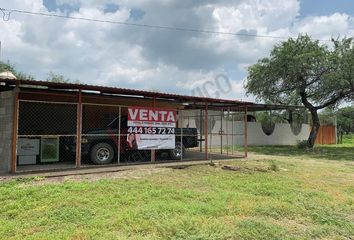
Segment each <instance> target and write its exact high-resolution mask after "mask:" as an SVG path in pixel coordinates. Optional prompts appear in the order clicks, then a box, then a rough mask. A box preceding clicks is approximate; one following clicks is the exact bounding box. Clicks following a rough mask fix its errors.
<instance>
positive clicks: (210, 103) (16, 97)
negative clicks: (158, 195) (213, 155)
mask: <svg viewBox="0 0 354 240" xmlns="http://www.w3.org/2000/svg"><path fill="white" fill-rule="evenodd" d="M32 83H33V82H28V84H32ZM21 84H27V81H15V87H14V90H15V91H14V113H13V134H12V159H11V173H16V169H17V138H18V120H19V119H18V118H19V116H18V114H19V113H18V111H19V93H20V87H21ZM34 85H39V84H37V83H35V84H34ZM48 85H50V87H58V86H59V87H61V86H62V85H60V84H59V85H57V84H51V83H49V84H48ZM63 86H66V85H63ZM72 86H75V87H80V85H72ZM83 87H84V89H81V88H78V92H77V132H76V138H77V139H76V143H77V145H76V160H75V166H76V168H80V167H81V134H82V108H83V107H82V106H83V100H82V98H83V92H82V91H83V90H87V88H88V89H90V90H94V89H93V88H94V86H89V87H87V86H86V85H83ZM63 89H66V88H65V87H63ZM100 90H112V92H114V93H118V92H120V91H122V92H123V91H126V90H127V89H119V91H118V90H117V91H118V92H116V91H115V90H116V89H112V88H105V87H102V88H101V87H100ZM113 90H114V91H113ZM128 92H129V93H133V92H134V93H137V94H139V93H140V94H146V93H147V92H145V91H138V90H137V91H133V90H129V91H128ZM148 93H149V94H148V95H149V96H150V97H152V100H153V105H154V106H155V105H156V100H157V99H158V98H159V97H161V96H159V97H156V96H157V95H153V94H152V93H151V92H148ZM150 94H151V95H150ZM63 95H66V96H71V97H72V96H75V95H74V94H71V93H64V92H63V93H56V94H55V96H63ZM167 96H168V97H171V98H173V97H176V99H178V100H182V99H185V100H191V99H193V100H204V108H205V114H204V136H205V145H204V151H205V157H204V158H205V160H208V159H209V155H208V135H209V132H208V130H209V129H208V128H209V127H208V117H209V116H208V109H209V107H211V109H214V108H215V106H213V103H214V102H218V100H217V99H209V98H198V97H197V98H195V97H188V96H183V95H174V94H163V97H167ZM220 101H221V102H223V101H225V102H226V103H233V104H237V105H241V106H242V105H243V107H244V114H245V116H244V157H247V156H248V143H247V138H248V136H247V103H246V102H239V101H232V100H229V101H228V100H220ZM250 104H252V103H250ZM231 109H233V108H232V107H229V108H228V111H230V110H231ZM152 155H154V154H152ZM152 160H155V156H152Z"/></svg>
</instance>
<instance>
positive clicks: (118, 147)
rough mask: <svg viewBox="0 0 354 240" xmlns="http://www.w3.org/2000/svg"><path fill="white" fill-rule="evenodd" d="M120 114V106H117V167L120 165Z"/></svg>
mask: <svg viewBox="0 0 354 240" xmlns="http://www.w3.org/2000/svg"><path fill="white" fill-rule="evenodd" d="M121 114H122V107H121V106H119V107H118V146H117V149H118V151H117V152H118V153H117V154H118V156H117V158H118V165H119V164H120V138H121V135H120V134H121V132H120V128H121V118H122V116H121Z"/></svg>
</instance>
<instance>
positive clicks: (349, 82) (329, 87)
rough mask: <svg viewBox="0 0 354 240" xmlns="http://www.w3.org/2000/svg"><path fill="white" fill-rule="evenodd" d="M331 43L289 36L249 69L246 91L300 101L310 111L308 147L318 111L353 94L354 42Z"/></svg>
mask: <svg viewBox="0 0 354 240" xmlns="http://www.w3.org/2000/svg"><path fill="white" fill-rule="evenodd" d="M332 43H333V47H329V46H328V45H324V44H323V45H321V44H320V43H319V41H315V40H312V39H311V38H310V37H309V36H307V35H300V36H299V37H298V38H297V39H292V38H290V39H288V40H287V41H284V42H282V43H280V44H278V45H276V46H275V47H274V48H273V50H272V51H271V53H270V56H269V57H268V58H263V59H261V60H259V61H258V62H257V63H256V64H254V65H252V66H251V67H249V69H248V72H249V73H248V76H247V81H246V84H245V88H246V90H247V93H249V94H250V93H251V94H253V95H255V96H256V97H257V99H258V100H263V101H266V102H273V103H281V104H296V105H297V104H300V103H302V104H303V105H304V106H305V107H306V108H307V109H308V110H309V111H310V112H311V116H312V129H311V133H310V135H309V139H308V146H309V147H311V148H312V147H313V146H314V142H315V139H316V136H317V131H318V128H319V126H320V120H319V118H318V113H317V111H318V110H320V109H323V108H325V107H328V106H333V105H335V104H338V103H340V102H341V101H343V100H346V99H352V98H353V96H354V94H353V93H354V41H353V39H352V38H344V39H342V40H332Z"/></svg>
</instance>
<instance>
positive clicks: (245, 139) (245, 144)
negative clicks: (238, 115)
mask: <svg viewBox="0 0 354 240" xmlns="http://www.w3.org/2000/svg"><path fill="white" fill-rule="evenodd" d="M247 127H248V123H247V106H245V116H244V151H245V158H247V157H248V133H247V132H248V131H247Z"/></svg>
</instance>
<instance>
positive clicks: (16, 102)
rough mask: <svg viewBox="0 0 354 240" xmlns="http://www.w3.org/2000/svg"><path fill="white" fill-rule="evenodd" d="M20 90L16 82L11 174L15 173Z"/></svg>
mask: <svg viewBox="0 0 354 240" xmlns="http://www.w3.org/2000/svg"><path fill="white" fill-rule="evenodd" d="M19 92H20V88H19V82H18V81H16V87H15V90H14V109H13V111H14V112H13V122H12V124H13V125H12V156H11V157H12V158H11V173H16V168H17V137H18V109H19V101H18V96H19Z"/></svg>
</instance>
